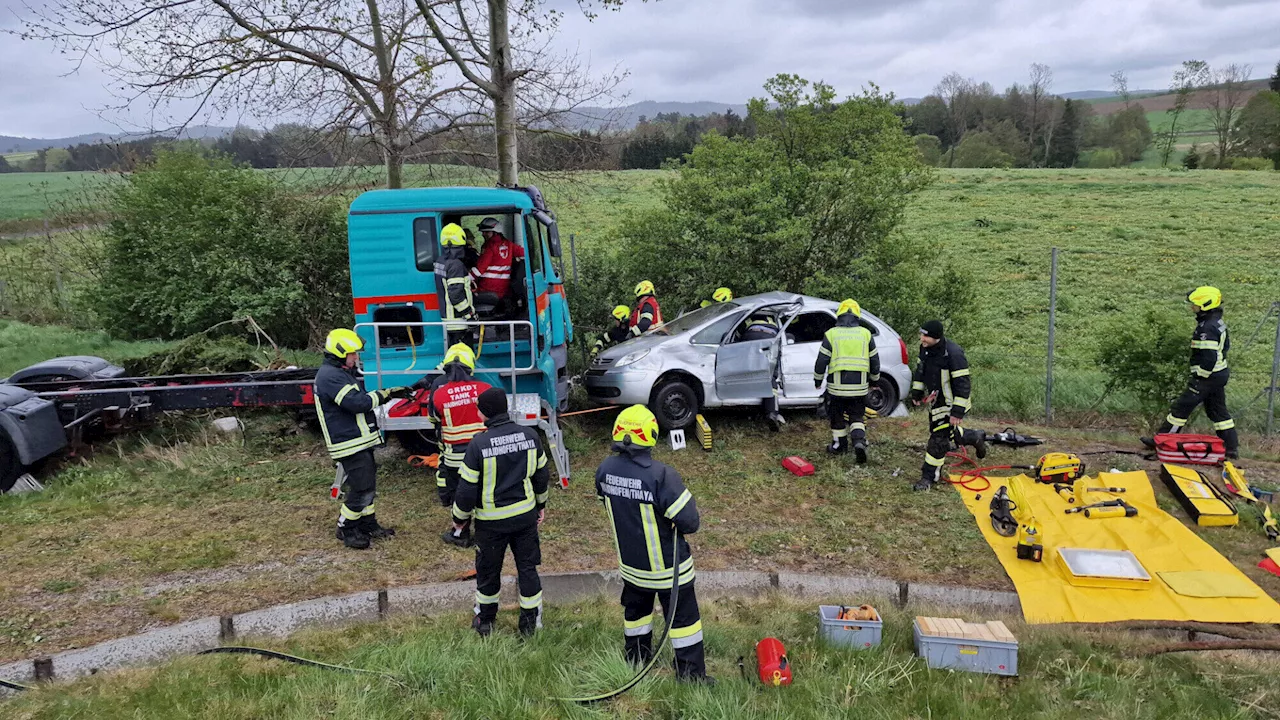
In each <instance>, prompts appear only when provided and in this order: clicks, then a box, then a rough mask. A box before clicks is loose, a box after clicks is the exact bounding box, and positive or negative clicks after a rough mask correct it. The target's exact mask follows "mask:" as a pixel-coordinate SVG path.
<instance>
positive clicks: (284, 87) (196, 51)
mask: <svg viewBox="0 0 1280 720" xmlns="http://www.w3.org/2000/svg"><path fill="white" fill-rule="evenodd" d="M23 34H24V37H28V38H43V39H50V40H53V41H55V42H57V43H58V44H59V45H60V46H61V47H63V49H65V50H68V51H70V52H73V53H75V54H78V55H81V56H88V57H92V58H94V59H96V60H97V61H98V62H99V63H100V64H101V65H102V67H103V68H104V69H105V70H106V72H107V74H108V75H109V76H110V77H111V78H112V79H113V80H114V81H116V82H117V83H118V85H117V90H118V91H119V94H118V96H119V98H120V100H121V105H120V106H119V107H118V108H117V109H124V108H127V107H133V106H134V105H135V104H137V103H144V104H147V105H149V108H148V109H149V110H150V111H151V112H152V114H153V116H154V115H159V116H161V117H162V118H163V119H164V121H165V122H171V123H173V124H174V125H175V126H176V127H182V126H185V125H186V124H188V123H189V122H191V121H192V120H193V119H195V118H196V117H198V116H199V115H200V114H202V113H204V112H206V111H216V112H222V113H226V112H229V111H232V110H242V111H248V112H249V113H250V114H254V115H257V116H258V117H260V118H262V119H264V120H265V119H266V118H272V119H275V118H280V117H296V118H305V119H306V120H307V121H308V122H309V123H310V124H311V125H312V126H313V127H317V128H318V129H319V130H320V131H321V132H326V133H327V132H332V131H338V132H341V133H350V134H352V135H354V136H357V137H363V138H365V139H367V140H368V141H371V142H373V143H374V144H375V145H376V146H377V147H378V148H379V150H380V151H381V153H382V157H383V162H384V164H385V166H386V183H387V186H388V187H400V186H401V185H402V183H403V178H402V174H401V169H402V166H403V164H404V162H405V161H406V160H407V159H410V158H412V157H414V153H413V152H412V149H413V148H414V147H415V145H418V144H420V143H422V142H423V141H424V140H426V139H427V138H430V137H432V136H435V135H439V134H442V133H447V132H450V131H453V130H457V129H459V128H468V127H481V126H484V125H487V123H486V119H485V118H484V117H483V115H482V114H480V113H479V112H478V110H479V109H480V108H481V105H480V103H479V102H478V98H477V97H476V92H477V91H476V89H475V88H473V87H471V86H469V85H468V84H467V83H448V82H440V76H441V69H442V68H443V67H444V66H445V65H446V64H447V63H448V62H449V61H448V59H447V58H444V57H443V56H442V54H441V53H440V52H439V49H438V46H437V45H436V43H435V42H434V41H433V40H432V39H431V35H430V31H429V30H428V29H427V27H426V24H425V23H424V22H423V20H422V18H421V17H419V16H418V14H417V13H416V12H415V10H414V6H413V0H120V1H119V2H101V1H100V0H53V1H52V2H51V3H50V4H48V5H45V6H42V7H41V8H40V9H37V10H35V11H34V12H33V14H32V15H30V16H29V17H27V18H26V20H25V28H24V33H23ZM184 110H185V112H183V111H184ZM148 129H150V128H148Z"/></svg>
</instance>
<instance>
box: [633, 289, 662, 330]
mask: <svg viewBox="0 0 1280 720" xmlns="http://www.w3.org/2000/svg"><path fill="white" fill-rule="evenodd" d="M661 324H662V308H660V307H658V298H656V297H654V296H653V283H651V282H649V281H648V280H641V281H640V282H638V283H636V309H635V310H634V311H633V312H632V313H631V334H632V335H636V336H639V335H643V334H644V333H645V332H646V331H648V330H649V328H651V327H653V326H655V325H661Z"/></svg>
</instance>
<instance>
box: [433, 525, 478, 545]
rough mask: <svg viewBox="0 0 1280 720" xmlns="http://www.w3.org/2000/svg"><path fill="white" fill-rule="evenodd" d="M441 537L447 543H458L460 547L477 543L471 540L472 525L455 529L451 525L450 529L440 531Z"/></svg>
mask: <svg viewBox="0 0 1280 720" xmlns="http://www.w3.org/2000/svg"><path fill="white" fill-rule="evenodd" d="M440 539H441V540H443V541H444V542H445V544H446V545H456V546H458V547H460V548H469V547H471V546H472V545H474V544H475V543H473V542H472V541H471V526H470V525H468V526H467V527H464V528H463V529H461V530H455V529H454V528H453V527H450V528H449V529H448V530H445V531H444V532H443V533H440Z"/></svg>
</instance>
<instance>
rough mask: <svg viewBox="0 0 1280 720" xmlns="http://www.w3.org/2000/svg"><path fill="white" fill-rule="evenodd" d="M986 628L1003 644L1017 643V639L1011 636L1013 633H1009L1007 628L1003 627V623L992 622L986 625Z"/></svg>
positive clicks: (999, 621) (998, 621)
mask: <svg viewBox="0 0 1280 720" xmlns="http://www.w3.org/2000/svg"><path fill="white" fill-rule="evenodd" d="M987 627H989V628H990V629H991V631H992V633H994V634H995V636H996V637H997V638H999V639H1000V640H1002V641H1004V642H1017V638H1015V637H1014V636H1013V633H1011V632H1009V628H1007V627H1005V624H1004V622H1003V621H1001V620H992V621H991V622H989V623H987Z"/></svg>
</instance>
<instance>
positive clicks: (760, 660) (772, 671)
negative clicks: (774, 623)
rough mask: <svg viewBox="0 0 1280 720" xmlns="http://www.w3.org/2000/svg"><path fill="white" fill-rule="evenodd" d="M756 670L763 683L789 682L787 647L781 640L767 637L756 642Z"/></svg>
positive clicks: (782, 683)
mask: <svg viewBox="0 0 1280 720" xmlns="http://www.w3.org/2000/svg"><path fill="white" fill-rule="evenodd" d="M756 670H757V671H758V672H759V673H760V682H762V683H764V684H765V685H772V686H774V687H778V686H780V685H790V684H791V663H790V662H788V661H787V649H786V648H785V647H783V645H782V641H780V640H778V639H777V638H771V637H767V638H765V639H763V640H761V641H760V642H758V643H756Z"/></svg>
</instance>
